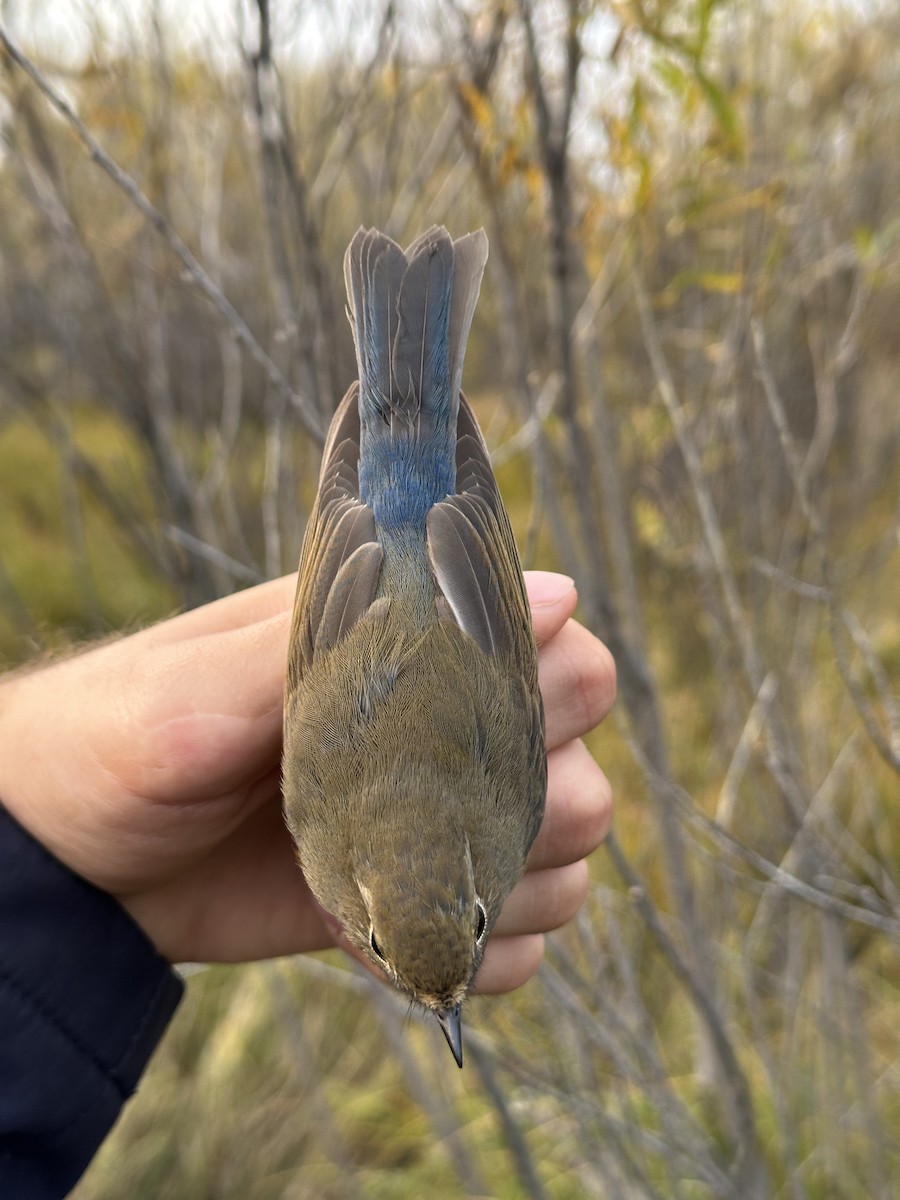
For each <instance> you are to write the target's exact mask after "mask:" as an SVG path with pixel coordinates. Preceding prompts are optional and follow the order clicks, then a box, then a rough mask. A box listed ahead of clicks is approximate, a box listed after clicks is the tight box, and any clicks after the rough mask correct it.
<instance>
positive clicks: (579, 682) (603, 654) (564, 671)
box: [538, 620, 616, 750]
mask: <svg viewBox="0 0 900 1200" xmlns="http://www.w3.org/2000/svg"><path fill="white" fill-rule="evenodd" d="M538 674H539V677H540V684H541V694H542V696H543V698H544V711H545V714H546V720H547V747H548V749H551V750H552V749H553V748H554V747H556V746H560V745H562V744H563V743H564V742H568V741H571V740H572V738H576V737H581V736H582V735H583V734H585V733H588V732H589V731H590V730H591V729H593V728H594V727H595V726H596V725H599V723H600V722H601V721H602V720H603V718H604V717H605V716H606V714H607V713H608V712H609V710H610V709H611V708H612V706H613V701H614V700H615V698H616V666H615V663H614V662H613V658H612V655H611V654H610V652H609V651H608V650H607V648H606V647H605V646H604V645H603V643H602V642H601V641H600V639H599V638H596V637H594V635H593V634H592V633H590V632H589V631H588V630H587V629H585V628H584V626H583V625H579V624H578V622H577V621H571V620H570V621H567V622H566V624H565V626H564V627H563V629H562V630H561V631H560V632H559V633H558V634H557V635H556V637H554V638H552V639H551V640H550V641H549V642H547V643H546V645H544V646H542V647H541V652H540V655H539V659H538Z"/></svg>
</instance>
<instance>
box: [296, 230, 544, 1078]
mask: <svg viewBox="0 0 900 1200" xmlns="http://www.w3.org/2000/svg"><path fill="white" fill-rule="evenodd" d="M486 259H487V238H486V237H485V235H484V232H483V231H479V232H478V233H471V234H468V235H467V236H465V237H462V238H459V239H457V240H456V241H453V240H452V239H451V238H450V235H449V234H448V233H447V231H446V230H445V229H442V228H437V227H435V228H432V229H430V230H429V231H428V232H427V233H425V234H423V236H422V237H420V238H419V239H418V240H417V241H416V242H414V243H413V244H412V245H411V246H410V247H409V249H408V250H407V251H406V252H405V253H404V251H402V250H401V249H400V247H399V246H398V245H397V244H396V242H394V241H392V240H391V239H390V238H389V237H386V236H385V235H384V234H382V233H379V232H377V231H376V230H363V229H360V231H359V232H358V233H357V234H356V236H355V237H354V239H353V241H352V242H351V243H350V246H349V248H348V250H347V254H346V257H345V260H344V275H345V280H346V284H347V294H348V298H349V316H350V320H351V324H352V326H353V334H354V339H355V342H356V354H357V360H358V366H359V383H358V384H354V385H353V386H352V387H351V388H350V390H349V392H348V393H347V395H346V396H345V397H344V400H343V401H342V403H341V405H340V407H339V408H338V410H337V412H336V413H335V415H334V419H333V421H332V423H331V428H330V430H329V433H328V438H327V442H326V445H325V451H324V456H323V459H322V469H321V474H320V478H319V490H318V494H317V496H316V501H315V505H314V507H313V511H312V514H311V516H310V519H309V525H308V527H307V531H306V537H305V539H304V542H303V550H302V553H301V557H300V574H299V581H298V585H297V596H296V600H295V604H294V615H293V621H292V628H291V642H290V651H289V661H288V675H287V685H286V697H285V719H284V763H283V769H284V799H285V815H286V819H287V824H288V827H289V829H290V831H291V834H292V835H293V838H294V841H295V843H296V847H297V854H298V859H299V862H300V865H301V867H302V869H303V872H304V874H305V876H306V880H307V882H308V884H309V886H310V888H311V889H312V892H313V894H314V895H315V897H316V899H317V900H318V901H319V903H320V904H321V905H322V907H323V908H324V909H326V910H327V911H328V912H329V913H331V914H332V915H333V916H334V917H336V918H337V919H338V920H339V921H340V923H341V925H342V926H343V929H344V931H345V934H346V936H347V938H348V939H349V940H350V941H351V942H352V943H353V945H354V946H356V947H357V948H358V949H359V950H360V951H361V952H362V953H363V954H364V955H366V956H367V957H368V958H369V959H370V960H371V961H372V962H373V963H376V964H377V965H378V966H379V967H381V968H382V969H383V970H384V971H385V972H386V973H387V975H388V976H389V977H390V979H391V980H392V981H393V983H394V984H395V985H396V986H397V987H398V988H399V989H400V990H401V991H402V992H404V993H406V994H407V995H408V996H410V997H411V998H412V999H413V1000H415V1001H417V1002H418V1003H420V1004H422V1005H424V1006H425V1007H426V1008H428V1009H430V1010H431V1011H432V1012H433V1013H434V1014H435V1015H436V1017H437V1019H438V1021H439V1022H440V1024H441V1027H442V1028H443V1030H444V1033H445V1035H446V1038H447V1041H448V1043H449V1045H450V1048H451V1050H452V1051H453V1055H454V1058H455V1059H456V1061H457V1063H458V1064H459V1065H460V1066H462V1035H461V1027H460V1010H461V1004H462V1002H463V1000H464V999H465V996H466V994H467V992H468V990H469V988H470V986H471V984H472V980H473V978H474V976H475V972H476V971H477V970H478V966H479V964H480V962H481V959H482V956H483V954H484V948H485V943H486V942H487V939H488V937H489V936H490V933H491V930H492V928H493V926H494V923H495V921H496V920H497V916H498V915H499V913H500V909H501V907H502V906H503V902H504V901H505V899H506V897H507V896H508V895H509V893H510V891H511V890H512V888H513V887H514V885H515V883H516V882H517V880H518V879H519V877H520V875H521V874H522V871H523V870H524V866H525V858H526V855H527V854H528V851H529V849H530V847H531V844H532V842H533V841H534V838H535V836H536V834H537V831H538V828H539V826H540V823H541V818H542V816H543V811H544V800H545V795H546V785H547V764H546V752H545V748H544V718H543V709H542V706H541V698H540V693H539V691H538V680H537V653H536V649H535V643H534V636H533V633H532V628H531V616H530V611H529V608H528V602H527V599H526V594H525V586H524V582H523V579H522V571H521V567H520V565H519V558H518V554H517V552H516V546H515V542H514V540H513V534H512V529H511V527H510V523H509V518H508V517H507V514H506V510H505V509H504V507H503V502H502V500H501V499H500V493H499V491H498V489H497V484H496V481H495V479H494V475H493V472H492V470H491V465H490V460H489V457H488V452H487V448H486V446H485V443H484V439H483V437H482V435H481V431H480V429H479V427H478V423H477V421H476V420H475V416H474V414H473V413H472V410H471V408H470V407H469V405H468V403H467V402H466V399H465V397H464V396H463V395H462V394H461V392H460V384H461V379H462V367H463V358H464V355H465V349H466V341H467V338H468V334H469V327H470V325H471V323H472V315H473V312H474V309H475V304H476V301H477V299H478V292H479V289H480V286H481V277H482V274H483V272H484V265H485V262H486Z"/></svg>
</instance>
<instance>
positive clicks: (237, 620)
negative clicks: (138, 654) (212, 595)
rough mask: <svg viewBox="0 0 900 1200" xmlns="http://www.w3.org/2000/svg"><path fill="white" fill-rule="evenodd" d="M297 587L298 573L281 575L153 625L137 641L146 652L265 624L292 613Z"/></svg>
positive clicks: (139, 635)
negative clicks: (195, 638)
mask: <svg viewBox="0 0 900 1200" xmlns="http://www.w3.org/2000/svg"><path fill="white" fill-rule="evenodd" d="M296 587H297V575H296V572H295V573H294V574H292V575H282V576H281V578H280V579H270V580H269V581H268V582H267V583H260V584H258V585H257V586H256V587H251V588H245V589H244V590H243V591H240V592H234V593H232V595H230V596H225V597H223V599H221V600H214V601H213V602H212V604H204V605H202V606H201V607H200V608H193V609H191V611H190V612H186V613H181V614H180V616H177V617H171V618H170V619H169V620H168V621H160V622H159V624H158V625H151V626H150V628H149V629H145V630H143V632H142V633H140V634H138V635H137V637H139V638H140V640H141V642H142V644H143V646H144V647H145V648H146V647H147V646H148V645H164V644H167V643H172V642H179V641H184V640H186V639H188V638H194V637H203V636H205V635H208V634H213V633H225V632H227V631H228V630H230V629H238V628H240V626H242V625H251V624H255V623H256V622H257V621H266V620H268V619H269V618H270V617H274V616H277V615H278V614H279V613H283V612H288V611H290V609H291V607H292V605H293V603H294V592H295V590H296Z"/></svg>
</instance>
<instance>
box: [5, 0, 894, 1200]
mask: <svg viewBox="0 0 900 1200" xmlns="http://www.w3.org/2000/svg"><path fill="white" fill-rule="evenodd" d="M2 11H3V16H4V20H5V21H6V26H5V27H6V29H7V31H8V32H9V34H10V36H11V37H12V38H14V39H15V40H17V41H18V42H19V43H21V45H22V46H23V48H24V50H25V51H26V53H27V54H28V55H29V57H30V59H31V61H32V62H33V63H34V64H35V66H36V68H37V70H38V72H39V77H38V78H37V79H35V78H34V77H33V76H30V75H29V74H28V73H27V72H26V70H25V69H23V67H22V66H21V65H17V64H16V63H15V62H14V61H13V59H12V58H11V57H10V56H9V55H8V54H0V137H2V141H0V206H2V219H0V267H2V270H0V656H2V659H3V661H4V664H5V665H6V666H7V667H13V666H15V665H16V664H18V663H20V662H23V661H25V660H28V659H31V658H33V657H34V656H36V655H39V654H41V653H42V652H45V651H47V650H53V649H55V648H56V647H58V646H60V645H64V644H66V643H67V642H69V641H71V640H80V639H84V638H91V637H95V636H99V635H102V634H104V633H106V632H108V631H110V630H119V629H129V628H134V627H136V626H138V625H140V624H142V623H145V622H147V621H150V620H153V619H156V618H159V617H161V616H164V615H166V614H168V613H171V612H173V611H175V610H177V609H179V608H181V607H183V606H186V605H187V606H190V605H194V604H198V603H201V602H203V601H206V600H208V599H211V598H213V597H215V596H219V595H222V594H224V593H226V592H229V591H231V590H234V589H235V588H237V587H241V586H246V585H247V584H248V583H252V582H253V581H255V580H259V579H263V578H267V577H271V576H273V575H275V574H277V573H281V572H285V571H289V570H291V569H293V567H294V565H295V563H296V559H297V555H298V551H299V544H300V538H301V536H302V530H303V525H304V521H305V517H306V513H307V511H308V506H309V504H310V501H311V498H312V492H313V488H314V481H315V477H316V470H317V460H318V452H319V439H320V437H321V431H322V429H323V428H324V427H325V425H326V423H327V419H328V415H329V413H330V412H331V411H332V410H333V407H334V406H335V404H336V402H337V400H338V399H339V397H340V396H341V394H342V392H343V390H344V389H345V388H346V386H347V385H348V383H349V382H350V381H351V379H352V378H353V375H354V358H353V353H352V343H351V339H350V335H349V329H348V326H347V322H346V319H345V316H344V312H343V294H342V279H341V260H342V255H343V251H344V248H345V246H346V244H347V242H348V240H349V238H350V237H351V236H352V234H353V232H354V231H355V229H356V228H357V227H358V226H359V225H360V224H366V225H377V226H379V227H381V228H383V229H386V230H387V231H389V232H390V233H392V234H393V235H394V236H396V237H397V238H398V239H399V240H401V241H404V242H405V241H408V240H411V239H412V238H413V237H414V236H416V235H417V234H418V233H419V232H421V231H422V230H423V229H424V228H426V227H427V226H428V225H430V224H432V223H434V222H440V223H444V224H446V225H447V226H448V227H449V228H450V229H451V231H452V232H453V233H455V234H460V233H462V232H464V231H465V230H467V229H470V228H476V227H478V226H481V225H483V226H484V227H485V228H486V229H487V232H488V235H489V238H490V242H491V259H490V262H489V265H488V273H487V277H486V284H485V288H484V293H483V296H482V300H481V303H480V305H479V309H478V313H477V315H476V319H475V325H474V329H473V332H472V339H471V345H470V351H469V355H468V360H467V368H466V386H467V390H468V393H469V395H470V396H471V397H472V398H473V400H474V403H475V406H476V409H477V411H478V412H479V415H480V416H481V418H482V421H483V423H484V426H485V430H486V433H487V436H488V440H489V442H490V444H491V446H492V448H493V450H494V452H495V461H496V463H497V470H498V475H499V478H500V482H501V486H502V489H503V492H504V495H505V496H506V498H507V500H508V503H509V506H510V509H511V512H512V515H513V520H514V524H515V525H516V528H517V532H518V535H519V539H520V545H521V547H522V550H523V555H524V558H525V560H526V565H537V564H539V565H541V566H546V567H555V568H559V569H562V570H565V571H567V572H568V573H570V574H572V575H573V576H574V577H575V579H576V581H577V583H578V587H579V594H580V598H581V610H580V615H581V618H582V619H583V620H584V621H585V622H586V623H587V624H589V625H590V626H591V627H592V628H593V629H594V630H595V631H596V632H597V633H598V634H600V635H601V636H602V637H604V638H605V639H606V640H607V642H608V643H609V644H610V646H611V648H612V649H613V651H614V653H615V656H616V659H617V663H618V669H619V683H620V700H619V703H618V706H617V711H616V714H615V715H614V717H613V718H610V720H609V721H608V722H607V723H606V727H605V728H604V729H603V730H601V731H599V732H598V733H597V734H596V735H594V737H593V740H592V748H593V749H594V751H595V752H596V754H597V756H598V758H599V760H600V761H601V763H602V764H603V765H604V767H605V769H606V770H607V773H608V774H609V775H610V776H611V778H612V780H613V784H614V788H615V791H616V793H617V796H618V806H617V812H616V827H615V828H616V832H615V836H614V837H613V838H611V839H610V842H609V843H608V846H607V848H606V849H605V850H603V851H601V852H600V853H599V854H598V855H597V856H596V862H595V863H594V865H593V879H594V883H593V887H592V892H591V897H590V899H589V902H588V904H587V906H586V908H585V910H584V912H583V913H582V914H581V916H580V917H579V919H578V920H577V921H576V922H575V923H574V924H573V926H572V927H570V928H569V929H567V930H565V931H562V932H561V933H559V934H558V935H555V936H554V937H553V938H552V939H551V942H550V948H549V951H548V956H547V961H546V964H545V966H544V967H543V968H542V972H541V975H540V977H539V979H538V980H536V981H535V982H533V983H532V984H530V985H529V986H528V987H527V988H526V989H524V990H523V991H522V992H521V994H519V995H517V996H515V997H511V998H504V999H502V1000H497V1001H475V1002H473V1003H472V1005H471V1009H472V1014H473V1019H472V1022H471V1024H472V1025H473V1030H472V1033H471V1035H470V1037H469V1041H468V1050H467V1053H468V1054H469V1066H468V1068H467V1070H466V1071H465V1072H463V1073H462V1074H458V1073H457V1072H456V1071H455V1070H454V1071H451V1070H450V1067H449V1063H448V1059H447V1054H446V1050H445V1048H444V1046H443V1045H442V1044H439V1035H438V1034H437V1033H436V1032H435V1031H434V1030H432V1029H430V1028H424V1027H422V1028H420V1027H419V1024H418V1022H417V1021H416V1020H415V1019H405V1017H404V1010H403V1009H402V1008H400V1009H399V1010H398V1008H397V1006H396V1005H395V1004H394V1003H393V1001H392V998H391V997H389V996H385V995H381V993H380V992H379V991H378V990H374V991H373V990H372V988H371V987H370V985H369V983H368V982H367V980H366V979H362V978H360V976H358V975H357V974H356V973H355V972H353V971H352V970H350V969H349V967H348V966H347V964H345V963H343V962H342V961H340V960H339V959H337V958H334V957H330V956H320V957H315V958H310V959H307V960H304V961H298V962H294V961H291V962H279V963H275V964H259V965H256V966H251V967H244V968H230V969H226V968H210V969H206V970H200V969H197V970H195V971H193V972H192V974H191V976H190V980H189V986H188V994H187V998H186V1000H185V1002H184V1003H183V1005H182V1008H181V1010H180V1011H179V1013H178V1015H177V1017H176V1019H175V1021H174V1023H173V1025H172V1027H171V1029H170V1031H169V1033H168V1035H167V1037H166V1039H165V1042H164V1044H163V1045H162V1047H161V1048H160V1050H159V1053H158V1054H157V1056H156V1059H155V1061H154V1063H153V1065H152V1067H151V1069H150V1071H149V1073H148V1075H147V1077H146V1079H145V1081H144V1083H143V1085H142V1087H141V1090H140V1093H139V1095H138V1097H137V1098H136V1099H135V1100H134V1101H133V1102H132V1103H131V1104H130V1105H129V1107H128V1109H127V1111H126V1113H125V1115H124V1118H123V1119H122V1121H121V1122H120V1124H119V1126H118V1127H117V1129H116V1131H115V1132H114V1134H113V1136H112V1137H111V1138H110V1139H109V1141H108V1143H107V1144H106V1146H105V1147H104V1149H103V1151H102V1152H101V1154H100V1156H99V1158H98V1159H97V1161H96V1162H95V1163H94V1164H93V1166H92V1167H91V1169H90V1170H89V1172H88V1174H87V1176H86V1178H85V1180H84V1181H83V1183H82V1184H81V1185H80V1186H79V1188H78V1189H77V1190H76V1195H77V1196H78V1197H79V1198H80V1200H101V1198H106V1197H110V1198H111V1197H119V1196H122V1195H124V1194H127V1195H129V1196H133V1197H148V1198H149V1197H173V1198H174V1197H179V1198H180V1197H194V1196H198V1197H199V1196H209V1197H235V1198H237V1197H241V1198H244V1197H254V1198H257V1197H258V1198H269V1197H272V1198H275V1197H306V1196H310V1197H313V1196H315V1197H317V1198H319V1200H321V1198H325V1197H349V1196H365V1197H373V1198H379V1197H391V1198H393V1197H406V1196H409V1197H413V1196H415V1197H420V1196H422V1195H425V1194H432V1195H437V1196H448V1197H449V1196H496V1197H521V1196H528V1197H553V1198H555V1200H565V1198H569V1197H573V1198H574V1197H582V1196H596V1197H604V1198H605V1197H679V1198H684V1200H705V1198H707V1197H735V1198H744V1197H767V1196H772V1197H784V1198H790V1200H806V1198H809V1200H820V1198H821V1200H826V1198H827V1200H833V1198H836V1197H847V1198H850V1197H853V1198H855V1197H873V1196H874V1197H885V1198H887V1197H892V1196H895V1195H897V1194H898V1192H900V1146H898V1137H897V1131H898V1129H900V1092H898V1082H900V1064H898V1053H900V1038H898V1032H897V1031H898V1029H900V995H898V987H900V962H898V954H897V944H898V934H900V880H898V872H897V861H898V852H900V844H898V840H900V789H898V773H900V707H898V698H897V694H896V692H897V683H896V681H897V676H898V671H900V604H898V597H900V569H898V557H900V549H898V523H897V518H898V450H900V404H898V398H897V391H898V389H897V380H898V377H900V338H898V323H897V313H898V311H900V201H898V197H900V156H898V154H897V147H898V145H900V86H898V85H900V16H898V13H897V10H896V6H895V5H894V4H891V3H879V2H878V0H867V2H862V0H859V2H857V3H851V2H850V0H828V2H822V3H811V2H810V3H806V2H802V0H766V2H764V3H751V2H750V0H606V2H602V0H451V2H448V3H438V2H437V0H381V2H376V3H371V4H354V3H347V4H338V3H328V2H326V0H307V2H306V3H302V2H300V0H270V3H266V2H265V0H259V2H258V3H253V2H252V0H242V2H238V3H235V4H234V5H228V6H226V5H218V6H216V5H206V4H202V3H200V2H199V0H192V3H187V2H185V3H183V4H181V5H168V4H166V3H163V2H162V0H159V2H157V3H150V2H149V0H148V3H146V4H142V3H137V2H135V3H131V4H121V5H113V6H103V8H102V10H101V9H100V8H98V6H93V5H87V4H79V3H77V2H74V0H73V2H72V3H70V4H68V5H58V4H57V5H42V4H40V3H31V4H26V3H23V2H21V0H20V2H19V3H15V2H11V0H6V3H4V5H3V6H2ZM48 90H52V91H53V92H54V93H55V94H56V95H57V97H58V99H59V101H60V102H61V103H67V104H69V105H70V106H71V107H70V109H69V111H68V112H65V111H63V110H61V109H60V106H59V104H57V107H56V108H53V107H52V106H51V105H50V104H48V102H47V96H46V95H42V94H41V93H42V91H43V92H45V93H46V92H47V91H48ZM78 121H80V122H81V123H82V125H81V127H80V128H81V136H80V135H79V129H78V128H76V123H77V122H78ZM91 139H95V142H91ZM104 155H107V156H109V157H108V158H106V157H104ZM114 164H118V167H119V168H121V170H122V171H124V172H125V173H126V176H125V177H124V178H123V177H122V176H121V175H120V176H118V177H116V170H115V166H114ZM138 189H139V192H140V194H138ZM151 205H152V209H151V208H150V207H149V206H151Z"/></svg>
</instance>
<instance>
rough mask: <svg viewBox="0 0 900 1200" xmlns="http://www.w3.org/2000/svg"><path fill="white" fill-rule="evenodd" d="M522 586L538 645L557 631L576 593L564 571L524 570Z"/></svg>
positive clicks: (567, 613)
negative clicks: (526, 597)
mask: <svg viewBox="0 0 900 1200" xmlns="http://www.w3.org/2000/svg"><path fill="white" fill-rule="evenodd" d="M525 590H526V591H527V592H528V603H529V604H530V606H531V621H532V624H533V626H534V636H535V639H536V641H537V643H538V645H539V646H541V645H543V643H544V642H546V641H549V640H550V638H552V637H554V635H555V634H557V633H559V631H560V629H562V627H563V625H565V623H566V621H568V619H569V617H571V615H572V613H573V612H574V611H575V605H576V604H577V603H578V594H577V592H576V591H575V584H574V583H573V582H572V580H571V579H570V578H569V577H568V575H558V574H556V572H555V571H526V572H525Z"/></svg>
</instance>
